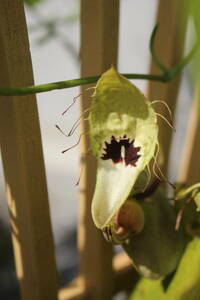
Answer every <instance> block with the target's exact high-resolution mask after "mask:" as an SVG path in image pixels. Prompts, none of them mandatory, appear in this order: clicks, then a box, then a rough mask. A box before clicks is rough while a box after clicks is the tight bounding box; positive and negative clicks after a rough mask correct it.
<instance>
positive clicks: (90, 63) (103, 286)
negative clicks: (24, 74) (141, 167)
mask: <svg viewBox="0 0 200 300" xmlns="http://www.w3.org/2000/svg"><path fill="white" fill-rule="evenodd" d="M118 16H119V1H118V0H110V1H106V0H96V1H91V0H82V2H81V62H82V65H81V75H82V76H92V75H96V74H101V73H102V72H104V71H105V70H107V69H109V68H110V66H111V65H112V64H114V65H116V63H117V44H118ZM82 92H83V98H82V104H81V112H83V111H84V110H85V109H87V108H88V107H89V106H90V101H91V99H90V97H88V95H86V94H87V93H86V87H84V88H83V89H82ZM81 130H82V132H88V126H87V123H85V122H84V123H82V128H81ZM89 147H90V146H89V141H88V137H87V136H85V137H84V138H83V139H82V143H81V156H82V168H83V172H82V174H83V176H82V178H81V184H80V191H81V196H80V217H79V249H80V255H81V261H80V271H81V275H82V276H83V278H84V282H85V286H86V289H89V290H90V291H91V294H90V297H91V298H90V299H92V300H102V299H104V300H109V299H111V297H112V294H113V271H112V248H111V246H110V245H108V244H107V243H106V242H105V241H104V239H103V237H102V233H101V232H100V231H98V230H97V229H96V228H95V226H94V224H93V221H92V219H91V212H90V211H91V208H90V207H91V200H92V195H93V191H94V185H95V176H96V162H95V159H94V158H93V157H92V156H91V155H88V156H86V152H87V151H88V149H89Z"/></svg>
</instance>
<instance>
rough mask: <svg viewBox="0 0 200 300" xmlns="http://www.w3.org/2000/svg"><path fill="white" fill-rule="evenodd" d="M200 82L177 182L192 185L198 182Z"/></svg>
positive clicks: (197, 87) (199, 170) (199, 173)
mask: <svg viewBox="0 0 200 300" xmlns="http://www.w3.org/2000/svg"><path fill="white" fill-rule="evenodd" d="M199 154H200V81H199V80H198V82H197V85H196V91H195V97H194V101H193V104H192V109H191V112H190V119H189V124H188V128H187V133H186V139H185V144H184V147H183V152H182V156H181V162H180V171H179V176H178V181H180V182H187V184H194V183H197V182H199V181H200V159H199Z"/></svg>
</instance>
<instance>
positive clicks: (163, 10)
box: [148, 0, 187, 173]
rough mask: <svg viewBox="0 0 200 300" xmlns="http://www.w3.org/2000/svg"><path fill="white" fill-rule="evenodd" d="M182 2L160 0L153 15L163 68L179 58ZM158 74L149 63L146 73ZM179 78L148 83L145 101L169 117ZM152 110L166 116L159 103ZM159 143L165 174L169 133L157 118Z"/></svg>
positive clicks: (183, 27) (183, 26)
mask: <svg viewBox="0 0 200 300" xmlns="http://www.w3.org/2000/svg"><path fill="white" fill-rule="evenodd" d="M184 2H185V1H183V0H168V1H166V0H160V1H159V6H158V13H157V23H158V24H159V28H158V32H157V34H156V41H155V50H156V53H157V56H158V57H159V59H160V61H161V62H162V63H163V65H165V66H166V67H172V66H174V65H175V64H177V63H179V62H180V61H181V58H182V55H183V46H184V37H185V31H186V19H187V18H186V13H185V12H186V10H185V9H184ZM160 72H161V71H160V70H159V69H158V67H157V66H156V65H155V64H154V62H153V61H152V62H151V67H150V73H152V74H156V73H160ZM179 84H180V76H178V77H176V79H174V80H173V81H172V82H170V83H167V84H164V83H159V82H151V81H150V82H149V88H148V98H149V99H151V100H162V101H165V102H166V103H167V104H168V106H169V108H170V110H171V112H172V115H173V114H174V111H175V107H176V100H177V95H178V90H179ZM155 109H156V111H157V112H159V113H160V114H163V115H164V116H166V117H167V116H168V115H167V111H166V108H165V107H164V106H162V105H161V104H160V105H159V104H156V106H155ZM158 123H159V141H160V144H161V147H162V152H163V155H164V158H165V162H164V165H163V171H164V172H165V173H166V171H167V165H168V159H169V151H170V146H171V136H172V130H171V128H170V127H169V126H167V124H166V123H165V121H164V120H163V119H161V118H160V117H158Z"/></svg>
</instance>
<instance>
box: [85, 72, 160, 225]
mask: <svg viewBox="0 0 200 300" xmlns="http://www.w3.org/2000/svg"><path fill="white" fill-rule="evenodd" d="M89 123H90V139H91V148H92V151H93V154H94V155H95V156H96V157H97V160H98V168H97V180H96V188H95V192H94V196H93V200H92V216H93V220H94V223H95V225H96V226H97V227H98V228H100V229H104V228H106V227H107V226H109V225H112V224H113V222H114V217H115V215H116V213H117V211H118V210H119V209H120V207H121V206H122V205H123V204H124V202H125V201H126V200H127V198H128V196H129V193H130V191H131V190H132V188H133V186H134V184H135V182H136V180H137V178H138V176H139V174H140V173H141V172H142V171H143V170H144V169H145V167H146V166H147V165H148V163H149V162H150V160H151V158H152V157H153V155H154V152H155V147H156V145H157V143H158V125H157V119H156V114H155V111H154V110H153V108H152V106H151V103H150V101H148V100H147V99H146V98H145V96H144V95H143V94H142V93H141V92H140V91H139V90H138V88H137V87H136V86H135V85H133V84H132V83H130V82H129V81H128V80H127V79H126V78H125V77H123V76H122V75H120V74H119V73H117V72H116V70H115V69H114V68H111V69H109V70H108V71H107V72H105V73H104V74H103V75H102V77H101V78H100V79H99V81H98V83H97V85H96V88H95V92H94V94H93V95H92V104H91V111H90V115H89Z"/></svg>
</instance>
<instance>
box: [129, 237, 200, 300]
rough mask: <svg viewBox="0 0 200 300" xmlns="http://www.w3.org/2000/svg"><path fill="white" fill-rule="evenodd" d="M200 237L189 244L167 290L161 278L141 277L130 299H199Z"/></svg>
mask: <svg viewBox="0 0 200 300" xmlns="http://www.w3.org/2000/svg"><path fill="white" fill-rule="evenodd" d="M199 250H200V238H194V239H193V240H192V241H191V242H190V243H189V244H188V246H187V248H186V250H185V252H184V254H183V256H182V259H181V261H180V264H179V266H178V269H177V271H176V273H175V275H174V278H173V279H172V281H171V282H170V284H169V286H168V288H167V290H165V289H164V287H163V284H162V281H161V280H149V279H141V280H140V281H139V283H138V284H137V286H136V288H135V289H134V291H133V293H132V295H131V297H130V300H155V299H156V300H157V299H159V300H188V299H189V300H199V297H200V268H199V266H200V251H199Z"/></svg>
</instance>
